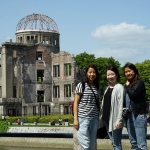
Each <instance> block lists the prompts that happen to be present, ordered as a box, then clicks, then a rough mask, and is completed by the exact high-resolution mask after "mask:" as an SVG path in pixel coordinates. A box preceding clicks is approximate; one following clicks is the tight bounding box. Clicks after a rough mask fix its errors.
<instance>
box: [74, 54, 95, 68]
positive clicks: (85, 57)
mask: <svg viewBox="0 0 150 150" xmlns="http://www.w3.org/2000/svg"><path fill="white" fill-rule="evenodd" d="M75 61H76V63H77V66H78V69H83V68H85V67H86V66H87V65H88V64H91V63H94V62H95V56H94V54H87V53H86V52H84V53H81V54H79V55H76V56H75Z"/></svg>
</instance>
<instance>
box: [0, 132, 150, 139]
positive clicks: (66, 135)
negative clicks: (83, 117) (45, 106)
mask: <svg viewBox="0 0 150 150" xmlns="http://www.w3.org/2000/svg"><path fill="white" fill-rule="evenodd" d="M0 137H36V138H73V133H0ZM146 138H147V140H150V134H147V136H146ZM98 139H99V138H98ZM106 139H108V137H107V138H106ZM122 139H129V136H128V134H122Z"/></svg>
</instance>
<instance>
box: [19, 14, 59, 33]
mask: <svg viewBox="0 0 150 150" xmlns="http://www.w3.org/2000/svg"><path fill="white" fill-rule="evenodd" d="M23 30H40V31H52V32H57V33H59V30H58V26H57V24H56V23H55V21H54V20H53V19H51V18H50V17H48V16H45V15H42V14H32V15H28V16H26V17H24V18H22V19H21V20H20V21H19V23H18V24H17V28H16V31H17V32H20V31H23Z"/></svg>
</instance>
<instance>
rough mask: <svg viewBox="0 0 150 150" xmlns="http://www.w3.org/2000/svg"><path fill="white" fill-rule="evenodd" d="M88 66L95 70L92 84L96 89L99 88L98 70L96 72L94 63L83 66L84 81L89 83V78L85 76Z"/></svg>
mask: <svg viewBox="0 0 150 150" xmlns="http://www.w3.org/2000/svg"><path fill="white" fill-rule="evenodd" d="M89 68H93V69H94V70H95V72H96V78H95V79H94V81H93V84H94V85H95V86H96V88H97V89H99V72H98V69H97V67H96V66H95V65H94V64H89V65H88V66H87V67H86V68H85V82H87V83H88V84H89V79H88V77H87V72H88V70H89Z"/></svg>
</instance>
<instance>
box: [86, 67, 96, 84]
mask: <svg viewBox="0 0 150 150" xmlns="http://www.w3.org/2000/svg"><path fill="white" fill-rule="evenodd" d="M87 77H88V79H89V82H90V83H93V81H94V80H95V78H96V72H95V69H94V68H89V69H88V71H87Z"/></svg>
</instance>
